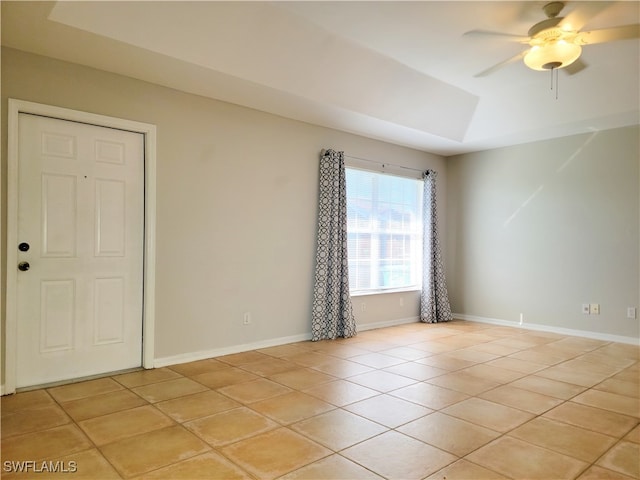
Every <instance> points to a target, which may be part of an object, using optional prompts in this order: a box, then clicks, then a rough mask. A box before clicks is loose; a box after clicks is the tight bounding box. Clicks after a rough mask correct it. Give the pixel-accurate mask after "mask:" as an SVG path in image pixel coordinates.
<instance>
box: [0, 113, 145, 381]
mask: <svg viewBox="0 0 640 480" xmlns="http://www.w3.org/2000/svg"><path fill="white" fill-rule="evenodd" d="M18 125H19V126H18V132H19V135H18V228H17V232H18V245H15V248H16V249H18V252H17V257H18V266H17V267H18V269H19V270H20V271H19V272H18V276H17V346H16V360H17V362H16V363H17V364H16V367H17V370H16V386H17V387H24V386H30V385H37V384H42V383H47V382H53V381H59V380H67V379H72V378H79V377H84V376H89V375H94V374H99V373H105V372H111V371H116V370H121V369H125V368H131V367H137V366H140V365H141V362H142V318H143V317H142V299H143V282H142V280H143V247H144V245H143V244H144V136H143V135H142V134H140V133H132V132H128V131H123V130H117V129H112V128H105V127H98V126H94V125H87V124H83V123H76V122H71V121H66V120H58V119H53V118H47V117H42V116H37V115H30V114H22V113H20V114H19V124H18ZM10 248H11V247H10Z"/></svg>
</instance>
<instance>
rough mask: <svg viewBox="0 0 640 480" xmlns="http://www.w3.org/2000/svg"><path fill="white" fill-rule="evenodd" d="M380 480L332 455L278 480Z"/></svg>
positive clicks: (338, 456)
mask: <svg viewBox="0 0 640 480" xmlns="http://www.w3.org/2000/svg"><path fill="white" fill-rule="evenodd" d="M310 479H316V480H320V479H322V480H354V479H358V480H382V477H380V476H378V475H376V474H375V473H373V472H372V471H370V470H367V469H366V468H363V467H361V466H360V465H358V464H356V463H353V462H352V461H350V460H347V459H346V458H344V457H342V456H340V455H337V454H334V455H331V456H329V457H326V458H323V459H322V460H318V461H317V462H313V463H311V464H309V465H307V466H306V467H302V468H300V469H298V470H296V471H295V472H291V473H289V474H287V475H285V476H284V477H280V479H279V480H310Z"/></svg>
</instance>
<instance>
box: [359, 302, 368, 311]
mask: <svg viewBox="0 0 640 480" xmlns="http://www.w3.org/2000/svg"><path fill="white" fill-rule="evenodd" d="M360 310H361V311H363V312H366V311H367V304H366V303H364V302H362V303H361V304H360Z"/></svg>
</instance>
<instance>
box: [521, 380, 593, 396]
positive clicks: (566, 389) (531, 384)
mask: <svg viewBox="0 0 640 480" xmlns="http://www.w3.org/2000/svg"><path fill="white" fill-rule="evenodd" d="M510 385H511V386H512V387H517V388H522V389H523V390H529V391H531V392H536V393H541V394H542V395H548V396H550V397H555V398H559V399H561V400H569V399H570V398H572V397H575V396H576V395H578V394H579V393H581V392H584V391H585V390H586V387H581V386H579V385H571V384H570V383H565V382H558V381H557V380H551V379H550V378H543V377H538V376H537V375H529V376H526V377H523V378H519V379H518V380H516V381H514V382H511V384H510Z"/></svg>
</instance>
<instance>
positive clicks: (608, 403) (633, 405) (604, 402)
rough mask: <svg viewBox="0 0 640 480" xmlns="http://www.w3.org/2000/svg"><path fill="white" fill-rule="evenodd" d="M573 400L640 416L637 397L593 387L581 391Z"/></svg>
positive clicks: (639, 405) (639, 402) (639, 404)
mask: <svg viewBox="0 0 640 480" xmlns="http://www.w3.org/2000/svg"><path fill="white" fill-rule="evenodd" d="M573 401H574V402H576V403H581V404H583V405H590V406H592V407H598V408H603V409H605V410H609V411H612V412H617V413H622V414H623V415H629V416H632V417H636V418H640V401H639V400H638V399H637V398H633V397H627V396H624V395H618V394H617V393H609V392H601V391H599V390H593V389H591V390H587V391H586V392H584V393H581V394H580V395H578V396H577V397H575V398H574V399H573Z"/></svg>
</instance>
